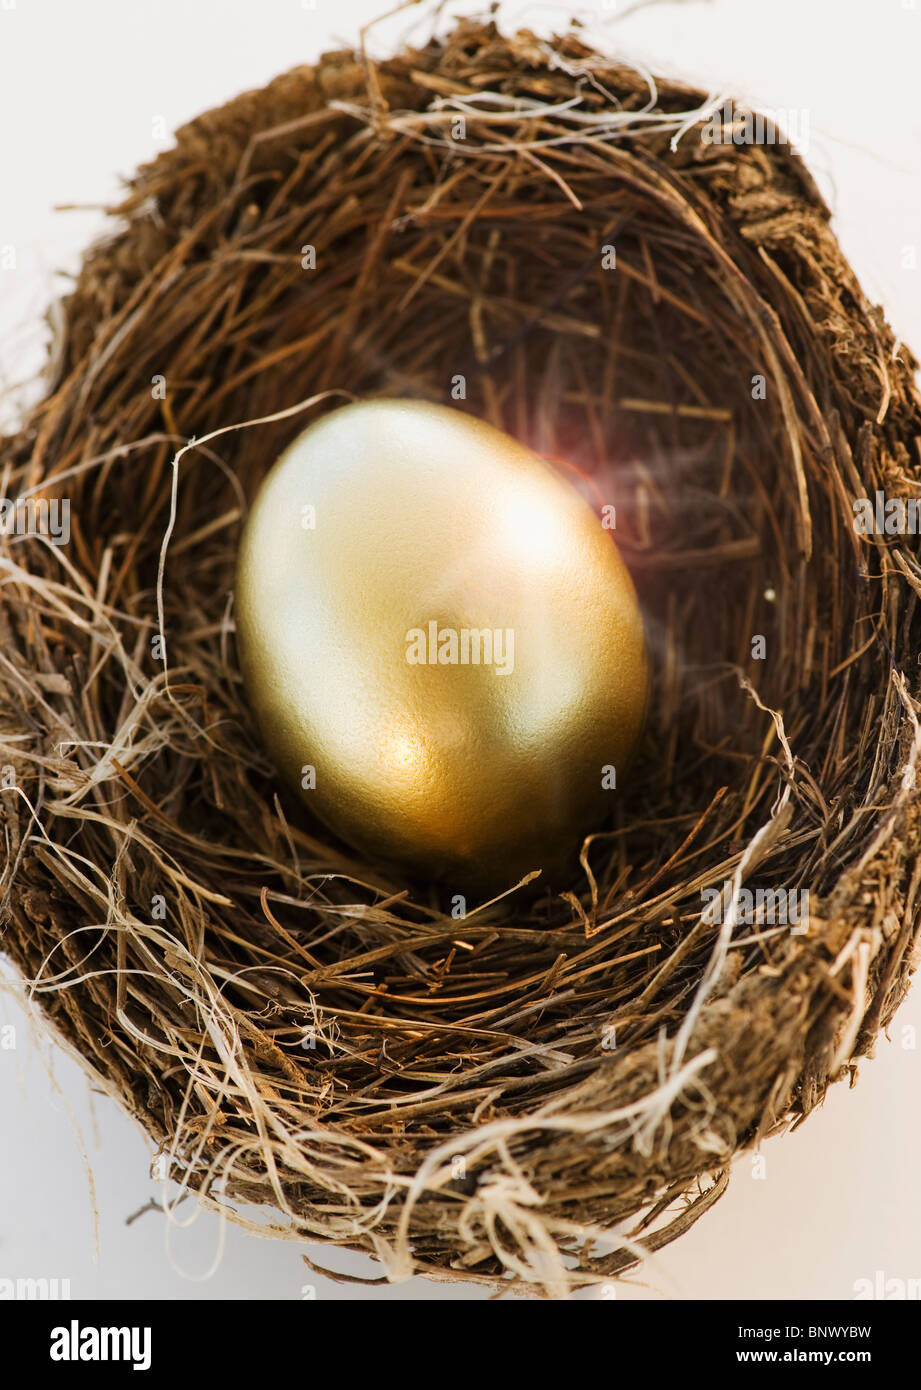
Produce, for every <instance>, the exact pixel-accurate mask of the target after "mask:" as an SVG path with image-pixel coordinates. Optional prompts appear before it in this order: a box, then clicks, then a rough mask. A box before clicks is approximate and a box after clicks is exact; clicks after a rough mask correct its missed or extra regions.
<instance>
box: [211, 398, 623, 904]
mask: <svg viewBox="0 0 921 1390" xmlns="http://www.w3.org/2000/svg"><path fill="white" fill-rule="evenodd" d="M236 622H237V633H238V642H239V649H240V659H241V665H242V670H243V677H244V682H245V686H246V690H247V694H248V697H249V700H250V704H251V706H252V710H253V712H254V715H255V718H256V721H257V723H258V726H259V729H260V731H261V734H262V737H263V739H264V741H265V744H266V746H267V748H268V751H269V753H270V754H271V757H272V759H273V760H274V762H275V764H276V766H277V767H278V769H279V771H280V773H281V774H282V775H283V776H284V777H285V778H286V779H287V780H288V781H289V782H290V783H291V785H292V786H293V787H295V788H296V789H297V790H298V791H299V792H300V794H301V796H302V797H303V799H304V801H305V803H306V804H307V805H308V806H309V808H310V809H311V811H313V812H314V813H315V814H316V815H317V816H319V817H320V818H321V819H322V820H323V821H325V822H326V824H327V825H328V826H329V827H330V828H331V829H332V830H334V831H335V832H336V833H337V834H338V835H339V836H340V837H341V838H342V839H344V840H346V841H348V842H349V843H350V844H351V845H353V846H354V847H356V848H357V849H359V850H360V851H362V852H363V853H364V854H366V855H370V856H372V857H375V858H378V859H381V860H385V861H391V862H392V863H394V864H398V865H401V866H403V867H404V868H405V869H406V870H408V871H409V872H410V873H411V874H413V875H414V876H416V877H421V878H432V879H436V878H437V879H445V880H447V881H448V882H449V883H450V884H451V886H452V887H453V888H454V889H455V890H456V891H457V892H458V893H464V892H465V891H466V890H467V889H470V890H474V889H479V888H482V887H483V886H487V885H488V886H489V887H491V888H494V889H498V888H502V887H504V886H511V885H512V884H514V883H515V882H517V880H518V879H519V878H520V877H521V876H522V875H524V874H526V873H528V872H529V871H530V870H533V869H541V870H544V871H545V872H544V874H543V878H542V880H541V881H542V882H547V879H548V874H549V875H550V876H551V878H552V882H553V883H554V884H556V883H558V882H562V880H563V879H564V878H565V877H566V876H572V875H573V874H575V873H576V872H578V852H579V847H580V845H581V843H582V839H583V838H584V836H585V835H586V834H588V833H590V832H591V831H592V830H595V829H599V828H600V827H601V825H602V823H603V820H604V816H605V813H606V811H607V810H609V808H610V797H611V796H612V794H613V793H612V791H611V790H610V788H611V786H612V785H614V784H616V779H617V776H618V774H619V773H620V770H621V768H622V767H623V766H624V765H625V764H626V763H627V761H628V760H629V758H630V755H631V753H632V751H633V750H634V747H635V745H636V741H637V738H638V736H639V733H640V730H641V727H642V723H643V716H644V711H645V704H646V691H647V662H646V652H645V646H644V640H643V623H642V618H641V615H640V610H639V606H638V604H637V599H636V593H635V591H634V588H633V584H632V582H631V579H630V576H629V574H628V572H627V570H626V567H625V566H624V563H623V561H622V559H621V557H620V554H619V553H618V550H617V547H616V546H615V544H614V541H613V539H612V537H611V533H610V531H609V530H606V529H605V528H604V526H603V525H602V521H601V519H600V518H599V517H598V516H596V515H595V513H594V511H593V510H592V508H591V507H590V506H589V505H588V503H587V502H586V501H585V500H584V499H583V497H582V496H581V495H580V493H579V492H578V491H577V490H576V489H575V488H574V487H573V486H572V484H571V483H570V482H569V481H568V480H567V479H565V478H563V477H562V476H561V475H560V474H559V473H558V472H557V471H556V470H555V469H554V468H552V467H551V466H550V465H549V464H548V463H546V462H544V461H543V460H542V459H540V458H538V457H537V456H536V455H535V454H533V453H532V452H531V451H530V450H529V449H527V448H525V447H523V446H522V445H521V444H518V443H516V441H515V440H513V439H511V438H509V437H508V436H506V435H504V434H502V433H501V432H500V431H498V430H496V429H494V428H493V427H492V426H490V425H487V424H484V423H483V422H482V421H480V420H476V419H473V418H471V417H470V416H468V415H464V414H462V413H461V412H460V411H457V410H452V409H449V408H447V407H444V406H438V405H429V404H424V403H421V402H417V401H399V400H371V401H363V402H360V403H357V404H355V405H349V406H345V407H344V408H343V409H340V410H335V411H333V412H331V413H330V414H328V415H325V416H324V417H323V418H322V419H320V420H318V421H317V423H316V424H313V425H311V426H310V428H309V429H307V430H305V431H304V433H303V434H301V435H300V436H299V437H298V438H297V439H296V440H295V441H294V442H293V444H291V445H290V446H289V448H288V449H286V450H285V452H284V453H283V454H282V456H281V457H280V458H279V460H278V461H277V463H276V464H275V466H274V467H273V468H272V469H271V470H270V472H269V473H268V475H267V477H266V478H265V480H264V482H263V483H262V486H261V488H260V490H259V492H258V494H257V496H256V499H255V501H254V503H253V506H252V509H251V511H250V514H249V517H248V519H247V523H246V526H245V529H244V534H243V539H242V542H241V548H240V556H239V566H238V571H237V582H236Z"/></svg>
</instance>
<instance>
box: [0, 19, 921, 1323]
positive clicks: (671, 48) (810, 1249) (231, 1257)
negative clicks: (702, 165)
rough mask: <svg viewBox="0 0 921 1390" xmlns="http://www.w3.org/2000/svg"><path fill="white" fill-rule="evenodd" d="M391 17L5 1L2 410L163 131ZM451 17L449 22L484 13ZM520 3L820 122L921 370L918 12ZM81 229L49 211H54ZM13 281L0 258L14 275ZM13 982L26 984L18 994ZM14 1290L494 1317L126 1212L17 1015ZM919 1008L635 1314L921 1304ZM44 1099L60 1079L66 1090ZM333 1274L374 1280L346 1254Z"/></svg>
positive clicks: (847, 246)
mask: <svg viewBox="0 0 921 1390" xmlns="http://www.w3.org/2000/svg"><path fill="white" fill-rule="evenodd" d="M385 8H386V0H312V3H310V0H308V3H307V4H302V3H301V0H249V3H240V0H220V3H218V2H217V0H163V2H162V3H153V0H151V2H150V3H143V0H81V3H79V4H75V3H73V0H15V3H14V0H0V264H3V263H4V249H5V248H9V247H13V248H15V261H16V264H15V267H14V268H11V269H7V270H0V396H2V397H4V400H3V401H2V408H3V409H4V410H5V412H6V414H7V418H9V412H10V411H11V409H12V408H13V407H14V406H15V404H16V402H17V401H21V400H22V399H24V396H27V395H28V391H27V390H26V392H25V393H23V392H19V393H17V392H16V391H15V389H14V388H15V387H16V385H17V383H23V382H28V380H29V379H30V377H31V376H32V375H33V373H34V371H35V369H36V366H37V365H39V364H40V361H41V348H42V344H43V343H44V341H45V339H46V336H47V330H46V329H45V327H44V326H43V323H42V321H41V315H42V311H43V309H44V306H45V305H46V303H47V302H48V300H49V297H50V296H51V295H52V294H53V293H54V292H56V291H60V290H61V289H64V288H66V284H67V281H66V280H65V279H63V278H62V277H61V275H60V272H61V271H68V270H73V269H74V268H75V266H76V265H77V263H78V260H79V251H80V248H81V247H82V246H84V245H85V244H86V243H87V242H88V241H89V240H90V239H91V238H92V237H93V236H94V235H96V234H97V232H98V230H99V228H100V226H101V225H102V217H101V215H100V214H99V212H98V211H95V210H94V209H93V205H99V204H103V203H105V202H106V201H108V200H112V199H114V198H116V197H117V195H118V177H119V175H127V174H128V173H130V171H131V170H132V169H133V168H134V167H135V166H136V165H137V164H138V163H139V162H141V161H143V160H145V159H148V158H150V157H151V156H152V155H154V154H155V153H156V152H157V150H158V149H159V148H162V147H163V144H164V142H163V141H162V140H160V139H157V138H155V132H156V131H157V130H158V129H160V128H161V125H160V122H161V120H162V122H165V126H166V128H167V129H168V130H172V129H173V128H175V127H176V126H177V125H179V124H181V123H182V122H183V121H185V120H188V119H189V118H191V117H192V116H194V115H196V114H197V113H198V112H200V111H202V110H203V109H205V108H207V107H209V106H212V105H216V104H218V103H221V102H224V101H226V100H227V99H228V98H230V97H232V96H234V95H235V94H236V93H237V92H239V91H240V90H242V89H244V88H247V87H256V86H260V85H261V84H263V83H264V82H266V81H267V80H268V79H269V78H271V77H273V76H274V75H276V74H277V73H279V72H281V71H283V70H284V69H286V68H288V67H291V66H294V65H295V64H297V63H300V62H309V61H312V60H313V59H315V58H316V57H317V56H318V55H319V53H321V52H322V51H323V50H325V49H328V48H338V47H344V46H346V45H349V44H351V43H353V42H354V41H355V39H356V37H357V34H358V30H359V28H360V26H361V25H362V24H364V23H367V22H368V21H369V20H370V19H372V18H373V17H374V16H375V14H376V13H379V12H380V11H381V10H382V9H385ZM475 8H476V7H475V6H473V5H468V4H456V5H453V6H452V7H451V9H450V14H459V13H471V12H473V11H474V10H475ZM630 9H631V6H630V4H629V3H628V0H620V3H619V4H618V5H617V6H616V7H612V6H611V4H610V3H607V4H605V3H604V0H599V3H598V4H597V5H596V6H594V7H593V6H591V5H587V6H583V7H581V8H577V7H573V10H572V11H568V10H563V9H560V8H557V7H552V6H549V5H543V4H534V5H520V6H519V5H516V4H514V3H512V4H508V5H506V6H505V8H504V10H503V15H504V21H503V22H504V27H506V28H512V27H516V26H518V25H525V26H528V27H530V28H533V29H536V30H538V31H541V32H551V31H552V30H553V28H554V26H556V27H557V28H560V27H563V25H564V24H565V20H566V17H567V15H568V13H570V12H574V13H578V14H579V15H580V16H581V17H582V18H583V19H584V20H585V22H586V24H587V25H588V27H589V29H590V32H591V34H592V36H593V37H597V38H598V40H599V42H600V44H602V45H603V46H604V47H605V48H606V49H607V50H608V51H609V52H612V53H617V54H619V55H620V56H624V57H627V58H629V59H631V60H634V61H637V60H639V61H641V62H642V63H644V64H646V65H647V66H648V67H650V68H651V69H653V70H654V71H658V72H661V73H664V74H667V75H675V76H679V77H684V78H687V79H690V80H691V81H694V82H696V83H698V84H699V85H701V86H704V87H708V88H710V89H711V90H712V91H713V92H714V93H716V92H731V93H732V94H734V95H735V96H736V97H737V98H739V99H740V100H743V101H747V102H749V103H752V104H754V105H761V106H763V107H764V106H766V107H772V108H774V109H786V110H795V111H805V112H807V113H808V120H809V142H808V148H807V150H806V153H807V157H808V161H809V163H810V165H811V167H812V169H813V172H814V174H815V175H816V177H817V179H818V182H819V184H820V187H821V188H822V191H823V193H824V194H825V196H826V197H827V198H828V200H829V202H830V204H831V207H832V209H833V211H834V214H835V226H836V230H837V232H838V235H839V238H840V240H841V242H842V245H843V247H844V250H845V252H846V254H847V255H848V256H849V257H850V259H851V261H852V263H853V265H854V266H855V268H856V269H857V272H858V274H859V275H860V277H861V279H862V281H863V284H864V286H865V288H866V290H867V291H868V293H869V294H870V296H871V298H872V299H874V300H875V301H877V302H880V303H882V304H883V305H884V306H885V308H886V312H887V314H888V316H889V318H890V320H891V322H892V323H893V326H894V328H895V330H896V332H897V333H898V334H899V335H901V336H902V337H904V338H905V339H906V341H908V342H909V343H910V344H912V346H913V347H914V348H915V350H916V351H918V350H921V269H917V270H916V269H912V259H913V256H912V249H913V250H914V260H915V261H921V107H919V105H918V93H919V78H918V71H919V58H921V0H914V3H912V2H911V0H774V2H773V3H771V4H764V5H757V6H753V5H749V4H740V3H738V2H737V0H736V3H733V0H727V2H726V3H722V0H714V2H713V3H709V4H708V3H704V2H703V0H701V3H693V2H692V3H686V4H674V3H673V4H669V3H660V4H653V5H648V6H643V7H641V8H639V9H638V10H635V11H634V12H632V13H631V12H629V11H630ZM426 32H427V22H426V21H425V20H424V18H423V19H421V20H420V17H419V13H418V7H416V8H415V9H412V10H409V11H406V12H404V13H403V14H401V15H398V16H396V17H395V18H392V19H390V20H388V21H387V22H386V23H384V24H382V25H381V26H379V28H377V29H376V30H375V34H374V38H373V41H372V46H373V48H374V49H375V50H376V51H377V52H380V53H385V52H386V51H387V50H388V48H389V47H390V46H391V45H393V44H395V43H396V42H397V40H398V39H399V38H400V37H401V36H402V35H403V34H405V33H410V35H411V37H416V38H421V37H423V36H424V35H425V33H426ZM75 203H77V204H81V205H83V208H84V210H80V211H68V212H56V211H54V207H55V205H56V204H75ZM9 259H10V257H9V255H8V254H7V255H6V261H9ZM8 973H9V972H8ZM10 1023H12V1024H16V1025H18V1028H17V1047H16V1049H15V1050H14V1051H0V1117H2V1118H0V1279H2V1278H17V1277H30V1276H31V1277H43V1278H59V1279H69V1280H70V1288H71V1294H72V1296H73V1297H89V1298H106V1297H110V1296H120V1297H132V1298H134V1297H136V1298H263V1299H264V1298H282V1299H299V1298H301V1297H302V1288H303V1285H304V1284H312V1285H314V1286H315V1290H316V1296H317V1297H318V1298H324V1297H335V1298H374V1299H381V1298H383V1299H387V1298H389V1299H394V1298H396V1299H425V1298H445V1297H452V1296H453V1297H471V1296H473V1297H476V1296H482V1295H480V1294H478V1293H477V1291H475V1290H474V1291H473V1292H472V1293H471V1292H469V1291H467V1290H466V1289H458V1288H453V1289H446V1288H444V1287H442V1286H438V1285H434V1284H429V1283H427V1282H425V1281H422V1280H419V1279H415V1280H412V1281H410V1282H409V1283H406V1284H402V1285H397V1286H389V1287H385V1288H383V1289H381V1288H375V1289H371V1290H366V1289H363V1288H358V1287H354V1286H337V1285H333V1284H331V1283H329V1282H328V1281H326V1280H323V1279H318V1278H317V1277H316V1276H314V1275H313V1274H311V1272H310V1271H309V1270H308V1269H307V1267H306V1266H305V1265H304V1264H303V1262H302V1260H301V1258H300V1256H301V1251H302V1250H303V1249H306V1248H307V1247H303V1246H300V1245H299V1244H297V1243H294V1242H290V1243H278V1242H274V1241H269V1240H264V1239H259V1238H257V1237H254V1236H252V1235H249V1234H246V1233H244V1232H241V1231H239V1230H238V1229H236V1228H234V1227H233V1226H230V1225H227V1224H223V1227H222V1223H221V1222H220V1221H219V1220H218V1218H216V1217H214V1216H212V1215H211V1214H208V1213H200V1214H198V1215H197V1216H196V1214H195V1213H194V1212H193V1211H192V1210H191V1206H192V1204H191V1203H190V1202H188V1203H186V1204H185V1205H184V1206H182V1207H180V1208H179V1210H178V1211H177V1213H176V1215H175V1219H174V1220H173V1221H172V1222H168V1221H167V1220H166V1218H164V1216H163V1215H162V1214H160V1213H158V1212H153V1211H148V1212H147V1213H146V1214H144V1215H142V1216H140V1217H139V1218H138V1219H137V1220H136V1221H134V1222H133V1223H132V1224H130V1225H128V1224H126V1218H127V1217H129V1216H130V1215H131V1213H133V1212H135V1211H137V1210H138V1208H140V1207H142V1206H144V1205H145V1204H146V1203H147V1201H148V1200H149V1199H150V1198H151V1197H152V1196H155V1195H158V1194H159V1192H160V1188H159V1186H158V1184H156V1183H154V1182H153V1181H152V1180H151V1179H150V1177H149V1172H148V1167H149V1161H150V1146H149V1144H148V1143H147V1141H146V1140H145V1139H144V1137H143V1136H142V1135H141V1134H140V1133H139V1132H138V1131H137V1129H136V1128H135V1127H134V1125H133V1123H132V1122H131V1121H130V1120H128V1119H127V1118H126V1117H125V1116H123V1115H122V1114H121V1113H120V1112H119V1111H118V1110H117V1109H116V1107H115V1106H114V1104H113V1103H112V1102H111V1101H110V1100H108V1099H107V1098H105V1097H102V1096H98V1095H97V1096H93V1095H92V1094H91V1093H90V1089H89V1086H88V1084H87V1082H86V1080H85V1078H84V1076H83V1074H82V1072H80V1071H79V1069H78V1068H77V1066H76V1065H75V1064H74V1063H73V1062H72V1061H70V1060H69V1059H68V1058H67V1057H65V1056H64V1055H63V1054H62V1053H61V1052H60V1050H59V1049H58V1048H57V1047H56V1046H54V1045H52V1044H49V1043H48V1042H47V1041H46V1040H43V1039H41V1038H40V1037H39V1036H38V1035H36V1034H33V1032H32V1031H30V1028H29V1026H28V1025H27V1023H26V1022H25V1021H24V1019H23V1016H22V1014H21V1013H20V1012H19V1009H18V1007H17V1004H16V1002H15V1000H14V998H13V996H12V994H11V993H10V992H9V991H8V990H0V1028H2V1026H3V1025H4V1024H10ZM915 1031H917V1033H918V1035H919V1036H921V991H916V993H915V995H914V996H913V997H910V998H909V999H908V1000H907V1002H906V1003H905V1004H904V1006H903V1007H902V1009H901V1011H900V1012H899V1014H898V1016H897V1018H896V1021H895V1024H894V1025H893V1027H892V1029H891V1039H892V1040H891V1041H889V1042H887V1041H885V1040H881V1041H880V1044H879V1047H878V1055H877V1058H876V1059H875V1060H874V1061H872V1062H865V1063H863V1064H862V1065H861V1068H860V1081H859V1084H858V1085H857V1087H856V1089H855V1090H853V1091H847V1090H846V1089H845V1088H844V1087H842V1086H838V1087H836V1088H834V1089H833V1091H832V1092H831V1094H830V1095H829V1098H828V1100H827V1101H826V1104H825V1107H824V1109H823V1110H822V1111H820V1112H818V1113H817V1114H815V1115H813V1116H812V1117H811V1118H810V1120H809V1121H808V1123H807V1124H806V1125H804V1126H803V1127H802V1128H801V1129H800V1130H798V1131H797V1133H796V1134H795V1135H787V1136H783V1137H782V1138H780V1139H775V1140H772V1141H770V1142H769V1143H768V1144H766V1145H765V1148H764V1153H763V1157H764V1158H765V1159H766V1171H765V1174H764V1176H763V1177H761V1178H759V1177H756V1176H755V1175H754V1169H753V1165H752V1161H751V1158H750V1157H747V1156H746V1157H743V1158H741V1159H740V1160H739V1162H738V1163H737V1165H736V1169H735V1175H734V1178H733V1182H732V1184H731V1186H730V1190H729V1193H728V1195H727V1196H726V1197H725V1198H724V1199H723V1201H722V1202H720V1203H719V1204H718V1205H717V1206H716V1208H715V1209H714V1210H713V1211H712V1212H711V1213H710V1214H709V1215H708V1216H705V1217H704V1218H703V1220H702V1221H701V1222H700V1223H699V1224H698V1225H697V1226H696V1227H695V1228H694V1229H693V1230H692V1231H691V1232H690V1234H689V1235H687V1236H685V1237H684V1238H683V1240H681V1241H679V1242H678V1243H677V1244H676V1245H674V1246H672V1247H670V1248H668V1249H666V1250H665V1251H663V1252H661V1253H660V1254H659V1255H658V1256H657V1257H656V1259H655V1261H654V1262H653V1263H651V1264H650V1266H648V1267H647V1268H646V1270H645V1271H644V1273H643V1275H642V1276H639V1277H638V1278H637V1280H636V1282H635V1285H634V1287H632V1288H627V1289H619V1290H618V1294H617V1297H618V1298H619V1299H625V1298H632V1297H643V1298H661V1297H679V1298H686V1297H705V1298H727V1297H742V1298H778V1297H794V1298H806V1299H810V1298H823V1297H824V1298H835V1299H849V1298H853V1297H854V1285H855V1281H858V1280H860V1279H873V1278H874V1277H875V1275H876V1272H877V1271H881V1272H882V1274H883V1276H884V1277H885V1278H886V1279H901V1280H905V1281H908V1280H911V1279H916V1280H918V1279H921V1184H919V1171H918V1157H917V1156H918V1152H919V1145H921V1105H919V1059H921V1049H918V1050H915V1049H914V1048H913V1047H912V1046H911V1044H912V1043H913V1041H914V1034H915ZM52 1078H53V1080H52ZM312 1253H313V1254H314V1255H315V1256H318V1257H319V1258H320V1260H321V1262H325V1263H327V1264H329V1265H330V1266H332V1267H335V1268H336V1269H340V1270H347V1271H350V1272H353V1273H356V1272H360V1271H363V1272H367V1273H369V1274H372V1275H374V1274H378V1273H379V1270H378V1269H376V1268H374V1267H373V1266H372V1265H371V1264H370V1262H366V1261H363V1260H361V1259H359V1258H357V1257H353V1256H351V1255H349V1254H347V1253H345V1252H342V1251H335V1250H334V1251H331V1252H323V1251H318V1250H316V1249H315V1250H313V1251H312Z"/></svg>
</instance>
